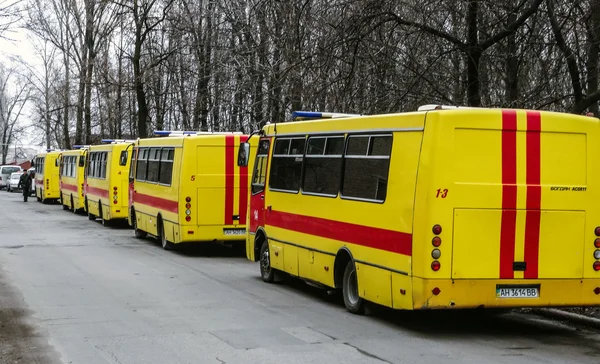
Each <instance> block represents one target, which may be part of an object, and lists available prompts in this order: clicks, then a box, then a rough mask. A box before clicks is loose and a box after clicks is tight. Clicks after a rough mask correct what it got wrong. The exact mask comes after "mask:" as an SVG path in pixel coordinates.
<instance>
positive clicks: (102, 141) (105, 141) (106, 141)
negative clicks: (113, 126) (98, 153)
mask: <svg viewBox="0 0 600 364" xmlns="http://www.w3.org/2000/svg"><path fill="white" fill-rule="evenodd" d="M114 141H115V140H114V139H102V140H101V141H100V142H101V143H105V144H106V143H112V142H114Z"/></svg>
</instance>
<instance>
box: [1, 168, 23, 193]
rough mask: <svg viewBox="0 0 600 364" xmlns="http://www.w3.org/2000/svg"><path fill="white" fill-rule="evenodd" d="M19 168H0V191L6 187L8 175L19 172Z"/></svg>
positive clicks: (20, 169)
mask: <svg viewBox="0 0 600 364" xmlns="http://www.w3.org/2000/svg"><path fill="white" fill-rule="evenodd" d="M21 171H23V169H22V168H21V167H20V166H0V189H3V188H6V187H8V183H9V179H10V175H11V174H13V173H14V172H21Z"/></svg>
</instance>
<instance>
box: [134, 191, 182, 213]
mask: <svg viewBox="0 0 600 364" xmlns="http://www.w3.org/2000/svg"><path fill="white" fill-rule="evenodd" d="M133 202H134V203H139V204H142V205H146V206H150V207H154V208H157V209H160V210H164V211H168V212H172V213H175V214H177V213H179V203H178V202H177V201H173V200H167V199H165V198H160V197H156V196H152V195H146V194H143V193H137V192H134V193H133Z"/></svg>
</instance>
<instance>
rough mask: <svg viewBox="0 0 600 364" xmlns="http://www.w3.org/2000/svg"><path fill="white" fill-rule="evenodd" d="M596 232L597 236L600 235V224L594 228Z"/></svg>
mask: <svg viewBox="0 0 600 364" xmlns="http://www.w3.org/2000/svg"><path fill="white" fill-rule="evenodd" d="M594 234H596V236H600V226H598V227H597V228H595V229H594Z"/></svg>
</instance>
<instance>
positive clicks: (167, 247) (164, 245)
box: [158, 218, 175, 250]
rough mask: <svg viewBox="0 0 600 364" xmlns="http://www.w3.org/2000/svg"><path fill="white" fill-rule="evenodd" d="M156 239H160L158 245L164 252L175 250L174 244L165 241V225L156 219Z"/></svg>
mask: <svg viewBox="0 0 600 364" xmlns="http://www.w3.org/2000/svg"><path fill="white" fill-rule="evenodd" d="M158 237H159V239H160V245H161V246H162V248H163V249H164V250H173V248H175V244H173V243H171V242H170V241H168V240H167V235H166V234H165V223H164V222H163V221H162V219H161V218H159V219H158Z"/></svg>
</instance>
